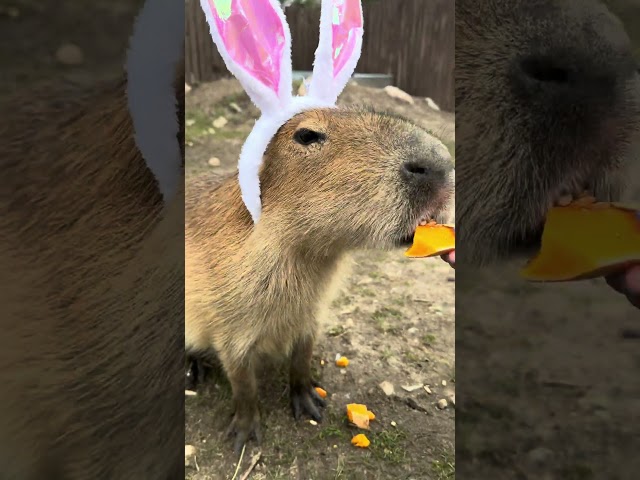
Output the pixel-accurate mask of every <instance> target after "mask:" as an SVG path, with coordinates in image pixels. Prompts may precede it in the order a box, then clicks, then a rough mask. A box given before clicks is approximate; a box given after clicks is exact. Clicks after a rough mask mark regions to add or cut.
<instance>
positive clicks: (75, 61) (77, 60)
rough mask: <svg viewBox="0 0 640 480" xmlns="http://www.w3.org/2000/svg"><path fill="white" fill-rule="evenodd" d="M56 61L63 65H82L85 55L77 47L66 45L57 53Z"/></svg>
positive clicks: (70, 44) (71, 44)
mask: <svg viewBox="0 0 640 480" xmlns="http://www.w3.org/2000/svg"><path fill="white" fill-rule="evenodd" d="M56 60H58V62H59V63H61V64H63V65H69V66H73V65H80V64H81V63H82V62H84V53H82V50H81V49H80V47H78V46H77V45H74V44H73V43H65V44H64V45H61V46H60V48H58V50H57V51H56Z"/></svg>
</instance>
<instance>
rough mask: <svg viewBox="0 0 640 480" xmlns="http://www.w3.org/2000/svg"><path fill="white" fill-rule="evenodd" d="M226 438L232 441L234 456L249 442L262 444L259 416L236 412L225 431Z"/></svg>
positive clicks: (256, 413) (255, 413) (257, 414)
mask: <svg viewBox="0 0 640 480" xmlns="http://www.w3.org/2000/svg"><path fill="white" fill-rule="evenodd" d="M227 437H229V438H231V439H233V450H234V452H235V453H236V455H239V454H240V452H241V451H242V447H243V446H244V444H245V443H247V441H249V440H252V439H253V440H255V441H256V443H257V444H258V445H259V444H260V443H261V442H262V430H261V428H260V414H259V413H258V412H257V410H256V411H255V412H254V413H249V412H246V413H240V412H236V414H235V415H234V416H233V420H232V421H231V425H229V428H228V429H227Z"/></svg>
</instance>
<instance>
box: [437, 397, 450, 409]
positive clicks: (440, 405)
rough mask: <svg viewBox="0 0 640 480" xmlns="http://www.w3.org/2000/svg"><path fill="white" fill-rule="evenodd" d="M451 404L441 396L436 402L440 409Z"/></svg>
mask: <svg viewBox="0 0 640 480" xmlns="http://www.w3.org/2000/svg"><path fill="white" fill-rule="evenodd" d="M448 405H449V404H448V403H447V401H446V400H445V399H444V398H441V399H440V400H438V403H437V404H436V406H437V407H438V408H439V409H440V410H444V409H445V408H447V406H448Z"/></svg>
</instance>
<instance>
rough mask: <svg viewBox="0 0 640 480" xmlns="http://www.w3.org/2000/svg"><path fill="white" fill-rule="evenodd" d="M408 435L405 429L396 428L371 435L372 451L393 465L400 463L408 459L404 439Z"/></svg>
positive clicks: (377, 456)
mask: <svg viewBox="0 0 640 480" xmlns="http://www.w3.org/2000/svg"><path fill="white" fill-rule="evenodd" d="M406 437H407V435H406V434H405V433H404V431H402V430H400V429H398V428H395V429H393V430H385V431H382V432H378V433H375V434H373V435H371V437H370V438H371V446H370V447H369V448H370V450H371V453H372V454H373V455H374V456H375V457H376V458H378V459H380V460H384V461H385V462H387V463H390V464H392V465H399V464H401V463H403V462H404V461H405V459H406V456H407V452H406V450H405V447H404V440H405V439H406Z"/></svg>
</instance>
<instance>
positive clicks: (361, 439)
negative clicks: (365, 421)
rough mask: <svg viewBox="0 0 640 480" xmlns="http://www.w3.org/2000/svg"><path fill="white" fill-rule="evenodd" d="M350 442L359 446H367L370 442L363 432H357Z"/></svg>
mask: <svg viewBox="0 0 640 480" xmlns="http://www.w3.org/2000/svg"><path fill="white" fill-rule="evenodd" d="M351 444H352V445H355V446H356V447H360V448H367V447H368V446H369V445H370V444H371V442H370V441H369V439H368V438H367V436H366V435H365V434H364V433H359V434H358V435H356V436H355V437H353V438H352V439H351Z"/></svg>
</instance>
